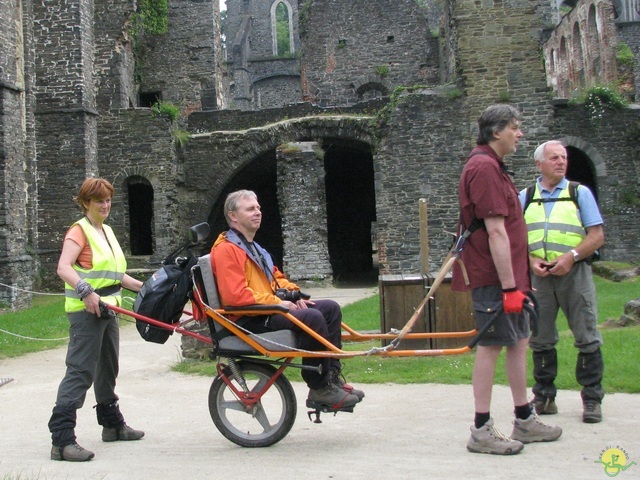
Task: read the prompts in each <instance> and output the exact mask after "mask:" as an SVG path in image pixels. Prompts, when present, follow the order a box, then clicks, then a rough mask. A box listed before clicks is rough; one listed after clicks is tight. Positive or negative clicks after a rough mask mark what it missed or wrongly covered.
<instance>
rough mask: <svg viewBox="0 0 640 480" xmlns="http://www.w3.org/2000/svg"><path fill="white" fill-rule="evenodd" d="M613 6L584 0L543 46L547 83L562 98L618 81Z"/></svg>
mask: <svg viewBox="0 0 640 480" xmlns="http://www.w3.org/2000/svg"><path fill="white" fill-rule="evenodd" d="M613 20H614V10H613V5H612V4H611V2H609V1H608V0H582V1H580V2H578V3H577V4H576V6H575V8H573V10H571V12H570V13H569V14H567V15H565V16H564V17H563V18H562V21H561V22H560V25H558V26H557V27H556V28H555V29H554V31H553V32H552V34H551V36H550V37H549V39H548V40H547V41H546V42H545V45H544V51H543V52H544V59H545V65H546V68H547V76H548V83H549V85H550V86H551V87H553V88H554V90H555V92H556V95H557V96H558V97H560V98H571V97H572V96H573V94H574V91H575V90H576V89H577V90H582V89H584V88H588V87H591V86H594V85H599V84H614V83H615V82H616V80H617V64H616V47H617V44H618V39H617V32H616V26H615V23H614V21H613Z"/></svg>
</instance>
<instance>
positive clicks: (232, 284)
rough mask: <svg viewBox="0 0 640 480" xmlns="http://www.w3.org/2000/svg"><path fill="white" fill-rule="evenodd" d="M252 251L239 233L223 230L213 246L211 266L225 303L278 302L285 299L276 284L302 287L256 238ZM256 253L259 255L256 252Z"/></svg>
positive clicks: (228, 304)
mask: <svg viewBox="0 0 640 480" xmlns="http://www.w3.org/2000/svg"><path fill="white" fill-rule="evenodd" d="M253 246H254V247H255V250H256V252H252V251H251V250H250V249H249V247H248V246H247V245H246V244H245V242H243V240H242V239H241V238H240V237H239V236H238V234H237V233H236V232H235V231H233V230H229V231H226V232H222V233H221V234H220V235H219V236H218V238H217V239H216V241H215V243H214V244H213V247H212V248H211V266H212V268H213V274H214V276H215V277H216V283H217V285H218V294H219V295H220V303H221V304H222V305H223V306H225V307H241V306H245V305H256V304H258V305H275V304H279V303H282V300H281V299H280V298H278V297H277V296H276V295H275V293H274V292H275V290H276V288H286V289H287V290H300V287H298V285H296V284H295V283H293V282H291V281H289V280H288V279H287V277H286V276H285V275H284V273H282V272H281V271H280V270H278V267H276V266H275V265H274V264H273V260H272V259H271V255H270V254H269V253H268V252H267V251H266V250H265V249H264V248H262V247H261V246H260V245H258V244H257V243H256V242H253ZM256 253H257V256H256Z"/></svg>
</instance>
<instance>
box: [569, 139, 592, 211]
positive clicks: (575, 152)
mask: <svg viewBox="0 0 640 480" xmlns="http://www.w3.org/2000/svg"><path fill="white" fill-rule="evenodd" d="M567 159H568V162H569V166H568V167H567V178H568V179H569V180H575V181H576V182H580V183H581V184H583V185H586V186H587V187H589V190H591V192H592V193H593V196H594V197H595V199H596V201H597V200H598V189H597V184H596V177H595V172H594V169H593V165H592V162H591V160H590V159H589V157H588V156H587V155H586V154H585V153H584V152H583V151H582V150H580V149H579V148H576V147H567Z"/></svg>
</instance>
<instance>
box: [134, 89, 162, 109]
mask: <svg viewBox="0 0 640 480" xmlns="http://www.w3.org/2000/svg"><path fill="white" fill-rule="evenodd" d="M161 101H162V92H140V93H139V94H138V106H139V107H142V108H151V107H153V106H154V105H155V104H156V103H158V102H161Z"/></svg>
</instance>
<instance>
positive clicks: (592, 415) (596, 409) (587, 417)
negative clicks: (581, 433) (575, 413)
mask: <svg viewBox="0 0 640 480" xmlns="http://www.w3.org/2000/svg"><path fill="white" fill-rule="evenodd" d="M583 407H584V410H583V412H582V421H583V422H584V423H600V422H601V421H602V407H601V406H600V404H599V403H598V402H584V405H583Z"/></svg>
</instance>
